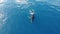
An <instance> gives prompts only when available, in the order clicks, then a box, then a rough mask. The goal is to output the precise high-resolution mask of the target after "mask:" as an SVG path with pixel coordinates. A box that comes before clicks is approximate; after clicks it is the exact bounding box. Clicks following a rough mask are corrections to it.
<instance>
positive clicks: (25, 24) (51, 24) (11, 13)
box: [0, 2, 60, 34]
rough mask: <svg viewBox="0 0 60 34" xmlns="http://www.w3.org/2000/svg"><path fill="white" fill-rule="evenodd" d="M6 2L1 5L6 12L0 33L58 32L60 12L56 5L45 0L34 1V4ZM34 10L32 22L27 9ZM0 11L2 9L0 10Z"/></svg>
mask: <svg viewBox="0 0 60 34" xmlns="http://www.w3.org/2000/svg"><path fill="white" fill-rule="evenodd" d="M18 6H20V4H16V3H6V4H5V5H4V6H3V11H4V13H7V17H8V19H7V20H6V24H4V26H2V29H1V30H0V33H1V34H60V12H59V11H58V10H56V8H52V7H51V6H53V7H58V6H55V5H51V4H48V3H46V2H34V5H32V4H29V5H21V7H18ZM32 9H33V10H34V11H35V19H34V22H33V23H31V22H30V19H29V18H28V16H30V15H29V10H32ZM0 11H2V10H0Z"/></svg>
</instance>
